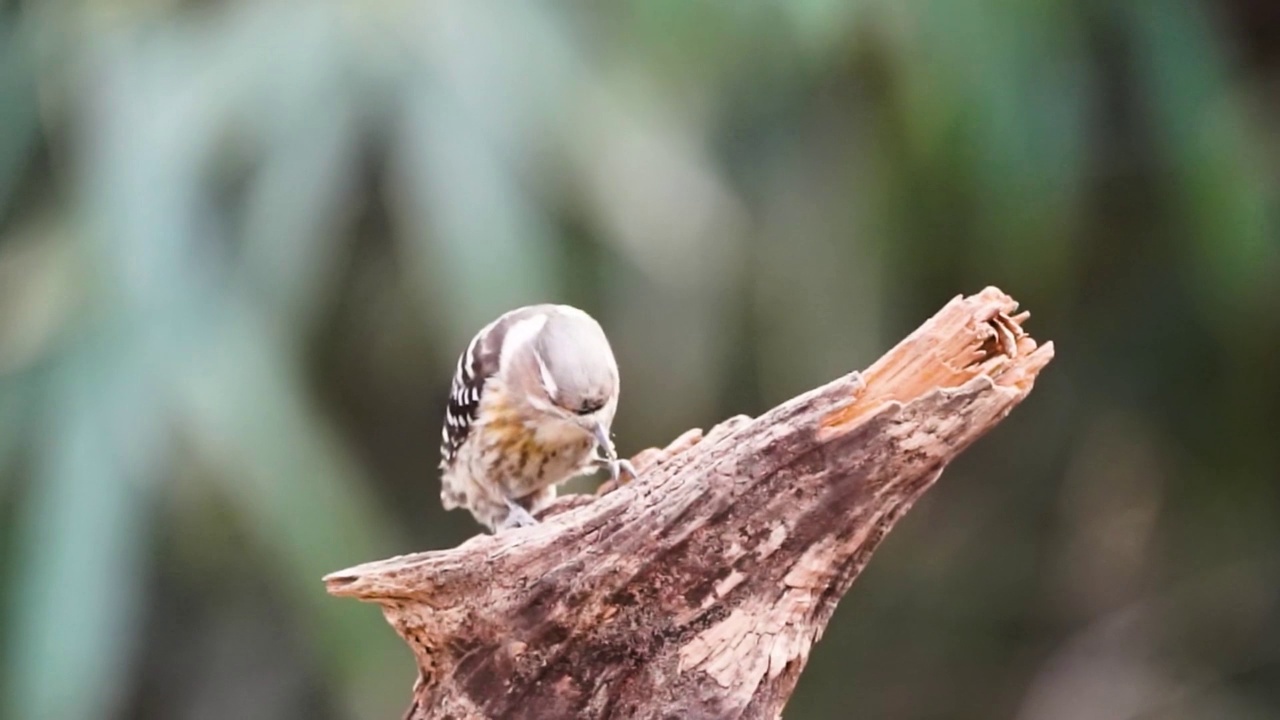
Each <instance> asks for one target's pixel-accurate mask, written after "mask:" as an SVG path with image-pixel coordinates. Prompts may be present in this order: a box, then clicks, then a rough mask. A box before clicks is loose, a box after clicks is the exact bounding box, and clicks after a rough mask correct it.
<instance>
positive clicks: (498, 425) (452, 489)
mask: <svg viewBox="0 0 1280 720" xmlns="http://www.w3.org/2000/svg"><path fill="white" fill-rule="evenodd" d="M617 409H618V364H617V361H616V360H614V357H613V350H612V349H611V348H610V347H609V340H608V339H607V338H606V337H605V334H604V330H603V329H601V327H600V324H599V323H597V322H596V321H595V319H594V318H592V317H591V316H590V315H588V314H587V313H585V312H583V311H582V310H579V309H578V308H575V307H571V306H569V305H551V304H543V305H529V306H526V307H522V308H517V309H515V310H511V311H510V312H507V313H506V314H504V315H502V316H501V317H499V318H498V319H496V320H494V321H493V322H491V323H489V324H488V325H486V326H485V327H484V328H483V329H481V330H480V332H479V333H477V334H476V336H475V337H474V338H472V340H471V343H470V344H469V345H468V346H467V349H466V351H465V352H463V353H462V356H461V357H459V358H458V368H457V371H456V372H455V373H454V376H453V383H452V386H451V388H450V392H449V402H448V406H447V407H446V409H445V414H444V428H443V430H442V432H441V435H442V442H441V445H440V455H441V461H440V469H441V470H442V471H443V472H442V475H441V486H442V487H441V491H440V500H441V501H442V502H443V504H444V508H445V509H446V510H453V509H455V508H460V507H462V508H466V509H468V510H470V511H471V514H472V515H473V516H475V518H476V520H477V521H479V522H480V523H481V524H482V525H484V526H485V527H487V528H489V530H491V531H494V532H496V531H499V530H504V529H507V528H514V527H525V526H528V525H534V524H537V520H536V519H534V517H533V514H534V513H536V512H537V511H539V510H540V509H542V508H544V507H546V506H547V505H548V504H550V502H551V501H552V500H554V499H555V497H556V486H557V485H559V484H561V483H563V482H564V481H566V480H568V479H570V478H572V477H575V476H578V475H582V474H584V473H588V472H591V471H593V470H595V469H597V468H599V467H606V468H608V470H609V475H610V477H611V478H612V479H614V480H619V479H620V477H621V476H622V475H623V474H625V475H627V476H628V478H627V479H630V478H633V477H635V471H634V469H633V468H632V467H631V464H630V463H629V462H628V461H626V460H620V459H618V455H617V452H616V451H615V449H614V445H613V441H612V439H611V438H610V435H609V432H610V426H611V425H612V423H613V416H614V413H615V412H617Z"/></svg>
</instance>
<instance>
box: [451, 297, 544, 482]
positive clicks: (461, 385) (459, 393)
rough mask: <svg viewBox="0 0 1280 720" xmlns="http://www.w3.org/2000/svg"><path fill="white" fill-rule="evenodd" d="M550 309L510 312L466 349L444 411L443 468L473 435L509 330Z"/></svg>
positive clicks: (473, 340)
mask: <svg viewBox="0 0 1280 720" xmlns="http://www.w3.org/2000/svg"><path fill="white" fill-rule="evenodd" d="M546 308H547V306H545V305H530V306H527V307H522V308H519V309H516V310H512V311H510V312H508V313H506V314H505V315H503V316H501V317H499V318H498V319H497V320H494V321H493V322H491V323H489V324H488V325H486V326H485V327H484V328H483V329H482V330H480V332H478V333H476V336H475V337H474V338H472V339H471V344H469V345H468V346H467V350H466V352H464V353H462V356H461V357H459V358H458V368H457V370H456V371H455V372H454V375H453V383H452V385H451V386H450V388H449V402H448V404H447V405H446V406H445V411H444V428H443V429H442V430H441V432H440V435H441V443H440V458H441V460H440V467H441V468H442V469H445V470H448V469H449V468H450V467H451V466H452V465H453V462H454V460H456V459H457V457H458V452H459V451H460V450H461V449H462V445H463V443H465V442H466V441H467V437H469V436H470V434H471V430H472V426H473V425H474V424H475V422H476V418H477V416H478V414H479V412H480V403H481V401H482V399H483V398H484V389H485V384H486V383H487V382H488V381H489V378H491V377H493V376H494V375H495V374H497V372H498V368H499V364H500V362H501V358H502V344H503V341H504V340H505V338H506V336H507V331H508V330H509V329H511V327H512V326H513V325H515V324H516V323H518V322H519V321H520V320H523V319H526V318H529V317H531V316H534V315H537V314H539V313H545V312H546V311H547V309H546Z"/></svg>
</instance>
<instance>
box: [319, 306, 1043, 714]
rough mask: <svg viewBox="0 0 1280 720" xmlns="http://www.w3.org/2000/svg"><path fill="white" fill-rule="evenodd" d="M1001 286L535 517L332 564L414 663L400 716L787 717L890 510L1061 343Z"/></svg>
mask: <svg viewBox="0 0 1280 720" xmlns="http://www.w3.org/2000/svg"><path fill="white" fill-rule="evenodd" d="M1016 307H1017V304H1016V303H1015V302H1014V301H1013V300H1012V299H1011V298H1009V297H1008V296H1007V295H1005V294H1004V293H1003V292H1001V291H1000V290H998V289H995V288H987V289H986V290H984V291H982V292H981V293H979V294H977V295H974V296H970V297H957V298H956V299H954V300H952V301H951V302H950V303H948V304H947V305H946V306H945V307H944V308H942V310H941V311H939V312H938V314H937V315H935V316H934V317H933V318H931V319H930V320H928V321H927V322H926V323H925V324H924V325H923V326H921V327H920V328H919V329H918V330H916V331H915V332H914V333H912V334H911V335H910V336H909V337H907V338H906V339H905V340H903V341H902V342H901V343H899V344H898V345H897V347H895V348H894V349H893V350H891V351H890V352H889V353H888V354H886V355H885V356H884V357H882V358H881V359H880V360H879V361H877V362H876V363H875V364H874V365H872V366H871V367H870V368H869V369H867V370H866V371H865V372H864V373H861V374H859V373H853V374H850V375H848V376H845V377H842V378H839V379H837V380H835V381H833V382H831V383H829V384H827V385H824V386H822V387H819V388H817V389H814V390H812V391H810V392H808V393H805V394H804V395H801V396H799V397H796V398H793V399H792V400H789V401H787V402H785V403H783V404H782V405H780V406H778V407H776V408H774V409H773V410H771V411H769V412H767V413H765V414H764V415H762V416H760V417H759V418H756V419H750V418H747V417H735V418H731V419H729V420H727V421H725V422H723V423H721V424H720V425H718V426H716V427H715V428H714V429H712V430H711V431H710V432H708V433H706V434H705V436H704V435H703V434H702V433H700V432H699V431H697V430H692V431H690V432H688V433H685V434H684V435H683V436H681V437H680V438H678V439H677V440H676V441H675V442H673V443H672V444H671V445H670V446H669V447H667V448H666V449H665V450H652V449H651V450H648V451H645V452H642V453H640V454H639V455H637V456H636V457H634V458H633V459H632V461H633V463H634V464H635V466H636V468H637V470H638V474H639V478H638V479H637V480H636V481H634V482H632V483H629V484H626V485H623V486H621V487H618V488H611V489H610V490H611V491H609V492H606V493H604V494H602V495H600V496H598V497H596V496H584V495H576V496H568V497H565V498H562V499H561V500H560V501H558V502H557V503H556V504H555V505H553V506H552V507H551V508H549V509H548V510H547V511H546V512H544V513H543V515H542V519H543V522H542V523H541V524H539V525H538V526H536V527H532V528H525V529H520V530H513V531H507V532H503V533H500V534H498V535H483V536H478V537H475V538H472V539H471V540H469V541H467V542H465V543H463V544H462V545H460V546H459V547H457V548H454V549H452V550H444V551H438V552H426V553H418V554H414V555H406V556H403V557H397V558H392V559H390V560H384V561H381V562H374V563H369V564H365V565H360V566H357V567H354V568H351V569H348V570H343V571H341V572H337V573H334V574H332V575H329V576H328V577H326V578H325V582H326V583H327V586H328V590H329V592H330V593H332V594H334V595H339V596H344V597H354V598H358V599H361V600H365V601H370V602H376V603H378V604H380V605H381V606H382V608H383V611H384V613H385V615H386V617H387V620H388V621H389V622H390V623H391V625H392V626H393V627H394V628H395V629H396V631H397V632H399V633H400V635H401V636H403V637H404V638H405V640H406V641H407V642H408V643H409V646H410V647H411V648H412V650H413V652H414V655H415V657H416V659H417V663H418V666H419V668H420V671H421V673H420V676H419V680H418V682H417V683H416V685H415V687H414V689H413V702H412V705H411V707H410V709H409V711H408V714H407V717H408V718H411V719H412V720H425V719H427V718H555V719H560V718H654V719H658V718H662V719H666V718H671V719H676V718H679V719H680V720H691V719H694V718H715V719H717V720H719V719H722V718H776V717H779V715H780V714H781V712H782V708H783V706H784V704H785V703H786V701H787V698H788V697H789V696H790V694H791V692H792V691H793V690H794V688H795V685H796V680H797V679H798V677H799V675H800V672H801V671H802V670H803V669H804V666H805V662H806V660H807V659H808V656H809V650H810V648H811V647H812V646H813V644H814V643H815V642H816V641H817V640H818V639H819V638H821V636H822V631H823V629H824V628H825V626H826V624H827V622H828V620H829V619H830V618H831V614H832V612H833V610H834V609H835V606H836V603H837V602H838V601H839V600H840V598H841V596H843V595H844V593H845V592H846V591H847V590H848V589H849V586H850V584H851V583H852V582H853V580H854V578H855V577H857V575H858V573H859V571H861V569H862V568H863V566H865V565H866V563H867V561H868V560H869V559H870V557H871V553H872V552H873V551H874V550H875V548H876V546H877V545H878V544H879V542H880V541H881V540H882V539H883V538H884V536H885V534H886V533H887V532H888V531H889V530H890V529H891V528H892V527H893V525H894V523H896V522H897V521H898V519H900V518H901V517H902V515H903V514H904V513H905V512H906V511H907V510H908V509H909V508H910V507H911V505H912V504H913V503H914V502H915V501H916V499H917V498H919V497H920V495H921V494H922V493H924V492H925V490H927V489H928V488H929V487H930V486H931V485H932V484H933V483H934V481H935V480H937V478H938V476H939V474H940V473H941V472H942V469H943V468H944V467H945V466H946V465H947V463H949V462H950V461H951V460H952V459H953V458H955V457H956V455H957V454H958V453H960V452H961V451H962V450H963V449H964V448H965V447H966V446H968V445H969V444H970V443H972V442H973V441H974V440H976V439H977V438H978V437H980V436H981V435H982V434H983V433H985V432H987V431H988V430H990V429H991V428H992V427H993V426H994V425H995V424H996V423H998V422H999V421H1000V420H1001V419H1003V418H1004V417H1005V415H1007V414H1008V413H1009V411H1011V410H1012V409H1013V408H1014V406H1016V405H1017V404H1018V403H1019V402H1021V401H1022V399H1023V398H1024V397H1026V395H1027V393H1028V392H1030V390H1031V387H1032V384H1033V382H1034V381H1035V378H1036V375H1037V374H1038V373H1039V371H1040V369H1041V368H1043V367H1044V366H1045V364H1046V363H1048V362H1049V360H1050V359H1051V358H1052V356H1053V348H1052V344H1045V345H1042V346H1039V347H1037V344H1036V342H1035V341H1034V340H1033V339H1032V338H1031V337H1029V336H1028V335H1026V333H1025V332H1024V331H1023V330H1022V328H1021V323H1022V322H1023V321H1024V320H1025V319H1026V314H1025V313H1024V314H1022V315H1018V316H1014V315H1013V313H1014V311H1015V309H1016Z"/></svg>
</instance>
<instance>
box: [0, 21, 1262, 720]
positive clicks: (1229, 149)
mask: <svg viewBox="0 0 1280 720" xmlns="http://www.w3.org/2000/svg"><path fill="white" fill-rule="evenodd" d="M1278 29H1280V13H1278V12H1276V11H1275V10H1274V9H1272V5H1271V4H1268V3H1266V2H1265V0H1232V1H1231V2H1228V3H1225V4H1223V3H1206V2H1202V3H1198V4H1197V3H1194V2H1191V0H1128V1H1127V2H1121V3H1108V2H1100V1H1097V0H1078V1H1075V2H1073V1H1071V0H1048V1H1046V2H1039V3H1007V2H995V1H994V0H969V1H968V2H956V1H954V0H933V1H931V2H923V3H898V2H889V1H888V0H858V1H855V2H845V3H841V2H833V1H831V0H797V1H795V2H791V3H759V2H757V3H721V4H712V3H679V2H671V1H670V0H646V1H645V2H624V3H614V4H607V3H606V4H597V5H589V4H586V3H558V4H552V3H540V2H531V3H508V4H497V3H486V2H468V3H461V2H460V3H451V2H427V1H425V0H400V1H398V2H382V3H355V2H342V1H339V0H305V1H304V0H254V1H249V0H242V1H241V2H226V1H224V2H179V1H178V0H152V1H150V2H139V1H137V0H134V1H132V2H130V1H126V0H117V1H115V2H88V1H87V0H25V1H22V0H9V1H8V2H0V717H4V718H14V719H18V718H21V719H23V720H77V719H79V718H116V717H119V718H124V717H128V718H207V717H236V718H250V719H251V718H284V717H306V718H370V719H372V718H385V717H393V716H395V714H396V713H398V712H399V711H401V709H402V706H403V704H404V700H405V699H406V698H407V696H408V689H409V686H410V684H411V682H412V679H413V672H412V663H411V660H410V658H409V655H408V653H407V652H406V651H405V649H404V648H403V647H402V646H401V645H400V643H399V641H398V640H397V639H396V638H395V637H394V635H393V634H392V633H391V631H390V630H389V629H387V628H386V627H385V625H384V624H383V622H382V620H381V618H380V617H379V615H378V613H377V612H376V610H375V609H374V608H371V607H362V606H358V605H354V604H352V603H349V602H339V601H335V600H332V599H331V598H328V597H327V596H326V595H325V594H324V593H323V589H322V587H321V585H320V583H319V578H320V576H321V575H322V574H324V573H325V572H328V571H331V570H336V569H339V568H342V567H345V566H348V565H351V564H355V563H357V562H361V561H365V560H371V559H375V558H378V557H382V556H385V555H388V554H393V553H400V552H407V551H411V550H417V549H426V548H440V547H448V546H451V545H454V544H456V543H458V542H460V541H461V540H463V539H464V538H466V537H467V536H469V535H470V534H472V533H474V532H476V528H475V526H474V525H473V524H472V523H471V521H470V520H469V518H466V517H463V516H460V515H459V514H458V513H453V514H448V515H446V514H445V513H443V512H442V511H441V510H440V508H439V502H438V500H437V493H438V486H437V484H436V470H435V465H436V462H437V459H438V458H437V456H436V439H437V438H438V434H439V422H440V419H441V407H442V403H443V400H444V397H445V393H446V384H447V382H448V379H449V375H450V371H451V369H452V366H453V363H454V361H455V359H456V357H457V353H458V352H459V351H460V350H461V348H462V347H463V346H464V345H465V342H466V341H467V339H469V337H470V335H471V333H472V332H474V331H475V329H476V328H478V327H480V326H481V325H482V324H483V323H485V322H486V321H488V320H489V319H490V318H491V317H493V316H494V315H496V314H497V313H499V312H501V311H503V310H505V309H507V308H510V307H512V306H515V305H517V304H521V303H525V302H532V301H540V300H547V299H551V300H558V301H563V302H571V303H574V304H578V305H581V306H583V307H585V308H587V309H589V310H590V311H591V312H593V313H594V314H595V315H596V316H597V317H599V318H600V319H601V321H602V323H603V324H604V325H605V327H606V329H607V330H608V331H609V333H610V334H611V336H612V337H613V339H614V342H615V349H616V351H617V353H618V355H619V361H620V365H621V367H622V371H623V377H624V391H623V401H622V405H621V409H620V414H619V421H618V428H617V430H618V436H619V438H620V443H621V446H622V449H623V450H624V451H631V452H634V451H636V450H639V449H640V448H642V447H645V446H649V445H656V444H661V443H663V442H665V441H666V440H668V439H670V438H672V437H674V436H675V435H676V434H678V433H679V432H681V431H683V430H684V429H686V428H687V427H689V426H702V427H707V426H710V425H711V424H713V423H715V422H717V421H718V420H719V419H721V418H723V417H725V416H727V415H730V414H733V413H738V412H747V413H758V412H760V411H762V410H763V409H765V408H767V407H769V406H771V405H772V404H774V403H776V402H778V401H781V400H783V399H785V398H786V397H788V396H789V395H790V394H792V393H795V392H798V391H801V390H803V389H806V388H808V387H811V386H813V385H815V384H817V383H820V382H822V381H825V380H827V379H830V378H832V377H834V376H836V375H838V374H840V373H843V372H847V371H849V370H852V369H855V368H858V367H862V366H865V365H866V364H868V363H869V362H870V361H872V360H873V359H874V358H875V357H876V356H877V355H878V354H879V353H880V352H881V351H883V350H884V349H885V348H887V347H888V346H889V345H890V344H892V343H893V342H894V341H896V339H897V338H898V337H900V336H901V335H902V333H904V332H906V331H908V330H910V329H911V328H913V327H914V326H915V325H916V324H918V323H919V322H920V320H922V319H923V318H924V317H926V316H927V315H928V314H930V313H932V312H933V311H934V310H935V309H936V308H937V307H938V306H939V305H940V304H941V303H942V302H944V301H945V300H946V299H948V298H949V297H951V296H953V295H955V294H958V293H961V292H972V291H975V290H977V289H979V288H981V287H982V286H984V285H988V284H994V285H998V286H1000V287H1002V288H1003V289H1005V290H1007V291H1009V292H1010V293H1012V294H1013V295H1014V296H1015V297H1017V298H1019V299H1020V300H1022V301H1023V302H1024V304H1025V305H1026V306H1027V307H1029V308H1030V309H1032V310H1033V311H1034V312H1035V317H1033V319H1032V321H1031V324H1030V329H1031V331H1032V332H1033V334H1035V335H1036V336H1037V337H1042V338H1050V339H1053V340H1055V341H1056V342H1057V343H1058V347H1059V359H1058V360H1057V361H1056V362H1055V364H1054V365H1053V366H1052V367H1051V368H1050V369H1049V371H1048V372H1047V373H1046V375H1045V376H1044V377H1043V379H1042V381H1041V387H1040V389H1039V390H1038V391H1037V392H1036V394H1035V395H1034V396H1033V397H1032V399H1031V400H1030V402H1028V403H1027V405H1026V406H1025V407H1023V408H1022V409H1020V410H1019V411H1018V412H1017V414H1016V415H1015V416H1014V418H1013V419H1012V420H1011V421H1010V422H1009V423H1007V424H1006V425H1005V426H1004V427H1002V428H1001V429H1000V431H998V432H997V433H995V434H994V435H993V436H991V437H990V438H987V439H986V440H984V441H983V442H981V443H979V444H978V446H976V447H975V448H973V449H972V450H971V451H970V452H969V453H968V454H967V455H966V456H965V457H964V458H963V459H962V460H961V461H960V462H958V463H957V464H956V465H955V466H954V467H953V468H952V469H951V470H950V471H949V472H948V474H947V476H946V478H945V479H944V481H943V482H942V484H941V485H940V486H939V488H938V489H937V490H936V491H934V492H933V493H932V494H931V496H930V497H928V498H926V499H925V500H924V501H923V502H922V503H921V505H920V507H918V508H917V509H916V510H915V512H914V513H913V514H912V515H911V516H910V517H909V518H908V519H907V521H906V522H904V524H903V526H902V527H901V528H900V529H899V530H898V532H896V533H895V534H894V536H893V537H892V538H890V540H889V541H888V542H887V543H886V545H885V546H884V548H883V549H882V550H881V552H880V553H879V554H878V556H877V558H876V561H875V562H874V563H872V564H871V567H870V568H869V569H868V570H867V572H866V574H865V576H864V577H863V578H862V579H861V580H860V581H859V583H858V585H857V586H856V588H855V590H854V592H852V593H851V595H850V596H849V598H848V599H847V600H846V601H845V602H844V603H843V605H842V607H841V609H840V611H839V614H838V615H837V617H836V618H835V620H834V622H833V623H832V625H831V627H830V629H829V630H828V632H827V633H826V636H825V637H824V638H823V641H822V642H821V643H820V644H819V645H818V646H817V649H816V650H815V653H814V656H813V658H812V662H811V664H810V667H809V669H808V670H807V672H806V674H805V675H804V676H803V679H802V681H801V684H800V688H799V691H798V692H797V694H796V696H795V698H794V701H793V703H792V705H791V706H790V708H789V710H788V717H791V718H837V717H848V716H850V715H853V716H856V717H859V718H894V719H906V718H922V719H923V718H961V719H963V718H972V719H974V720H978V719H986V718H1000V717H1013V718H1019V719H1021V720H1071V719H1075V718H1080V719H1081V720H1084V719H1088V720H1108V719H1111V718H1115V719H1117V720H1118V719H1120V718H1188V719H1189V718H1206V719H1207V718H1214V719H1227V720H1232V719H1236V718H1241V719H1247V718H1264V717H1276V716H1277V715H1278V714H1280V554H1278V553H1277V547H1280V491H1278V490H1280V487H1278V484H1277V481H1278V479H1280V473H1277V471H1276V468H1277V467H1280V449H1278V447H1280V445H1278V444H1277V443H1276V442H1275V437H1276V434H1277V432H1278V431H1280V373H1277V372H1276V369H1277V358H1278V357H1280V321H1278V320H1277V311H1280V223H1278V222H1277V220H1278V218H1277V213H1278V212H1280V193H1278V192H1277V188H1278V184H1280V173H1278V169H1280V133H1278V132H1277V128H1280V95H1277V93H1276V88H1277V87H1280V84H1278V82H1277V81H1280V32H1277V30H1278ZM588 485H589V483H587V482H585V481H584V482H583V483H581V484H579V485H578V487H579V488H580V489H581V488H584V487H587V486H588Z"/></svg>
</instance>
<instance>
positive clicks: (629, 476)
mask: <svg viewBox="0 0 1280 720" xmlns="http://www.w3.org/2000/svg"><path fill="white" fill-rule="evenodd" d="M595 462H596V464H597V465H599V466H602V467H605V468H607V469H608V470H609V480H610V481H611V482H613V483H614V484H615V485H622V484H626V483H629V482H631V481H632V480H635V479H636V477H637V475H636V468H635V466H634V465H632V464H631V461H630V460H626V459H621V458H617V457H612V458H609V457H600V456H596V458H595ZM624 476H625V479H624Z"/></svg>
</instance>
